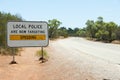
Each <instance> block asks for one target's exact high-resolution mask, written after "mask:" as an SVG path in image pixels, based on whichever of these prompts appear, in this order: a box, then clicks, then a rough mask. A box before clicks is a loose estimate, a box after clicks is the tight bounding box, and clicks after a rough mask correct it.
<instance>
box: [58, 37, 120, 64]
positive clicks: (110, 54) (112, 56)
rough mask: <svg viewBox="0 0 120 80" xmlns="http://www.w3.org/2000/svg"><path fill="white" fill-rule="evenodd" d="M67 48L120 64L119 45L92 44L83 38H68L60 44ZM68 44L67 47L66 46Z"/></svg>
mask: <svg viewBox="0 0 120 80" xmlns="http://www.w3.org/2000/svg"><path fill="white" fill-rule="evenodd" d="M60 44H62V45H63V46H65V47H67V48H71V49H73V50H75V49H76V50H78V51H80V52H84V53H86V54H89V55H92V56H95V57H98V58H101V59H105V60H108V61H110V62H113V63H116V64H120V45H118V44H109V43H100V42H92V41H88V40H85V39H83V38H69V40H65V41H63V43H60ZM68 44H69V46H68Z"/></svg>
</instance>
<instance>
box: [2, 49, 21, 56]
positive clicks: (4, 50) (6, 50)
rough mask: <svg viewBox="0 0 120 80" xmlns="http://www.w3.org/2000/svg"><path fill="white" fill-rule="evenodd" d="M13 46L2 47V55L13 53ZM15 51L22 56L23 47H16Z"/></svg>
mask: <svg viewBox="0 0 120 80" xmlns="http://www.w3.org/2000/svg"><path fill="white" fill-rule="evenodd" d="M12 50H13V48H2V47H0V55H2V56H8V55H13V53H12ZM14 51H15V53H14V54H15V55H19V56H20V52H21V51H22V49H21V48H14Z"/></svg>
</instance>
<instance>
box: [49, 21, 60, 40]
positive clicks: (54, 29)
mask: <svg viewBox="0 0 120 80" xmlns="http://www.w3.org/2000/svg"><path fill="white" fill-rule="evenodd" d="M60 24H61V22H60V21H59V20H57V19H52V20H48V26H49V38H57V37H58V28H59V26H60Z"/></svg>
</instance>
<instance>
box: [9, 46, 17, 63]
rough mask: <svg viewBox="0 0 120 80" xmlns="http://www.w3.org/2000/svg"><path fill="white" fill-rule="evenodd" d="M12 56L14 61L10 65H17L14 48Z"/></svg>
mask: <svg viewBox="0 0 120 80" xmlns="http://www.w3.org/2000/svg"><path fill="white" fill-rule="evenodd" d="M12 54H13V60H12V61H11V62H10V64H17V62H16V61H15V48H12Z"/></svg>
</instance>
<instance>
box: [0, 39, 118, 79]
mask: <svg viewBox="0 0 120 80" xmlns="http://www.w3.org/2000/svg"><path fill="white" fill-rule="evenodd" d="M68 41H70V39H69V38H68V39H63V40H57V41H51V42H50V45H49V46H48V47H47V48H46V50H47V52H48V55H49V57H50V58H49V60H48V61H47V62H46V63H43V64H41V63H40V62H39V61H38V57H36V56H35V52H36V51H37V50H39V49H40V48H32V47H31V48H24V51H22V52H21V56H17V57H16V61H17V62H18V64H16V65H9V62H10V61H11V59H12V57H10V56H0V80H120V66H119V65H117V64H113V63H111V62H109V61H106V60H103V59H99V58H97V57H95V56H92V55H89V54H86V53H84V52H81V51H79V50H77V49H72V48H70V47H71V46H72V45H70V44H66V46H65V45H63V43H65V42H68Z"/></svg>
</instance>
